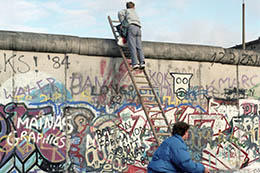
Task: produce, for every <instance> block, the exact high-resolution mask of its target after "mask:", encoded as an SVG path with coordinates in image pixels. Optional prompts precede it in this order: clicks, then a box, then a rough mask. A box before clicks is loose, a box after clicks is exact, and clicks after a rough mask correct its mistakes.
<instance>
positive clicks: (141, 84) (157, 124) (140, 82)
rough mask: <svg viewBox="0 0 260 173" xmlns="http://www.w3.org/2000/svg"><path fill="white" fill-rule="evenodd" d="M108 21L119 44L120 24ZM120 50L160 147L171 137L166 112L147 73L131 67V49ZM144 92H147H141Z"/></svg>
mask: <svg viewBox="0 0 260 173" xmlns="http://www.w3.org/2000/svg"><path fill="white" fill-rule="evenodd" d="M108 21H109V24H110V27H111V29H112V32H113V35H114V37H115V40H116V43H117V41H118V38H119V36H120V34H119V32H118V31H117V29H116V26H117V25H119V24H120V22H119V21H114V20H112V19H111V18H110V16H108ZM118 48H119V50H120V53H121V55H122V57H123V61H124V64H125V66H126V68H127V71H128V74H129V76H130V78H131V80H132V83H133V85H134V88H135V90H136V93H137V97H138V98H139V101H140V103H141V105H142V108H143V110H144V113H145V115H146V118H147V121H148V123H149V125H150V128H151V130H152V132H153V135H154V138H155V142H156V143H157V144H158V145H160V144H161V142H162V140H163V139H164V138H165V137H168V136H171V127H170V124H169V122H168V120H167V118H166V116H165V113H164V110H163V108H162V105H161V103H160V99H159V97H158V96H157V95H156V93H155V90H154V88H153V86H152V83H151V81H150V79H149V77H148V75H147V73H146V70H145V69H139V70H133V69H132V67H130V65H129V63H128V61H127V58H129V57H130V52H129V49H128V48H127V47H121V46H118ZM137 71H138V73H137ZM142 90H143V91H146V92H141V91H142ZM147 91H149V94H147V93H148V92H147ZM142 93H145V94H142ZM151 98H152V101H151ZM154 106H158V108H159V109H152V108H153V107H154ZM150 114H153V115H150ZM144 128H145V127H144Z"/></svg>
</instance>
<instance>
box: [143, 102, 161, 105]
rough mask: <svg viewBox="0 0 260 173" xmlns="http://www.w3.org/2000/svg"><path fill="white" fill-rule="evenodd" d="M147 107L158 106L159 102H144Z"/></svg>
mask: <svg viewBox="0 0 260 173" xmlns="http://www.w3.org/2000/svg"><path fill="white" fill-rule="evenodd" d="M144 104H145V105H157V104H158V103H157V102H144Z"/></svg>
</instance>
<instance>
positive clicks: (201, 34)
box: [0, 0, 260, 48]
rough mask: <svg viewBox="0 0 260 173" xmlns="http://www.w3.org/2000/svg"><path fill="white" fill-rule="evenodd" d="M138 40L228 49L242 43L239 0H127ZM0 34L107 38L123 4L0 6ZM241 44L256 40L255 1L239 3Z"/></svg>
mask: <svg viewBox="0 0 260 173" xmlns="http://www.w3.org/2000/svg"><path fill="white" fill-rule="evenodd" d="M132 1H133V2H134V3H135V4H136V11H137V13H138V15H139V17H140V19H141V23H142V40H143V41H155V42H167V43H181V44H196V45H209V46H219V47H224V48H228V47H232V46H235V45H238V44H241V43H242V3H243V0H132ZM0 2H1V6H0V30H7V31H22V32H36V33H47V34H61V35H72V36H79V37H91V38H93V37H94V38H111V39H112V38H113V34H112V31H111V28H110V26H109V23H108V20H107V16H110V17H111V18H112V19H114V20H117V13H118V11H119V10H121V9H124V8H125V3H126V2H127V0H0ZM244 3H245V25H246V27H245V40H246V42H248V41H253V40H256V39H258V38H259V37H260V0H244Z"/></svg>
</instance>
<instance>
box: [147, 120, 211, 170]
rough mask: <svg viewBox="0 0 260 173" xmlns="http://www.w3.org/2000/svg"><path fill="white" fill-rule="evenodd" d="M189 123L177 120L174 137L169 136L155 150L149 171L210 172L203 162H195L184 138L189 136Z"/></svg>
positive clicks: (173, 131) (173, 132)
mask: <svg viewBox="0 0 260 173" xmlns="http://www.w3.org/2000/svg"><path fill="white" fill-rule="evenodd" d="M188 129H189V125H188V124H187V123H185V122H177V123H175V124H174V126H173V130H172V135H173V136H172V137H169V138H167V139H166V140H164V141H163V143H162V144H161V145H160V146H159V147H158V148H157V150H156V151H155V153H154V155H153V158H152V160H151V161H150V163H149V165H148V167H147V168H148V173H159V172H171V173H184V172H188V173H203V172H204V173H209V172H210V171H209V170H208V168H205V167H204V165H203V164H201V163H199V162H194V161H193V160H192V159H191V157H190V153H189V151H188V148H187V145H186V143H185V142H184V140H187V139H188V137H189V133H188Z"/></svg>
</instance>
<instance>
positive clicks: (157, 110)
mask: <svg viewBox="0 0 260 173" xmlns="http://www.w3.org/2000/svg"><path fill="white" fill-rule="evenodd" d="M148 112H162V111H161V110H149V111H148Z"/></svg>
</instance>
